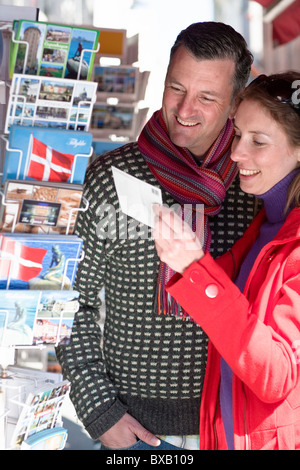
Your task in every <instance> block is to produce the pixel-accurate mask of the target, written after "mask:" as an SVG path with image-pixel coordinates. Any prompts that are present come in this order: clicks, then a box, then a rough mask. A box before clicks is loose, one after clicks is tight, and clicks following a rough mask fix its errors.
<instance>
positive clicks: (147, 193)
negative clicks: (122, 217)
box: [112, 167, 162, 228]
mask: <svg viewBox="0 0 300 470" xmlns="http://www.w3.org/2000/svg"><path fill="white" fill-rule="evenodd" d="M112 171H113V177H114V182H115V186H116V190H117V194H118V198H119V203H120V207H121V209H122V212H123V213H124V214H127V215H129V216H130V217H133V218H134V219H136V220H138V221H139V222H141V223H143V224H146V225H148V226H150V227H152V228H154V218H155V216H154V212H153V208H152V206H153V204H162V195H161V189H160V188H158V187H156V186H152V185H151V184H148V183H145V182H144V181H142V180H139V179H138V178H135V177H134V176H131V175H129V174H128V173H125V172H124V171H121V170H119V169H118V168H115V167H112Z"/></svg>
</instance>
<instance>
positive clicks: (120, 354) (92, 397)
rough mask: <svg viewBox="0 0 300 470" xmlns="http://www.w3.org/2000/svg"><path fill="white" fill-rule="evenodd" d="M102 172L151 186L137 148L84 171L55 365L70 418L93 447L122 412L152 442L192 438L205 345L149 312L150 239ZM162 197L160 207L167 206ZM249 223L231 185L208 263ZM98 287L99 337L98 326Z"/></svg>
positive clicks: (185, 325)
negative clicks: (66, 388)
mask: <svg viewBox="0 0 300 470" xmlns="http://www.w3.org/2000/svg"><path fill="white" fill-rule="evenodd" d="M111 166H115V167H117V168H119V169H120V170H123V171H125V172H127V173H129V174H131V175H134V176H136V177H137V178H140V179H142V180H143V181H146V182H148V183H150V184H153V185H156V186H158V183H157V181H156V179H155V178H154V176H153V175H152V173H151V172H150V170H149V169H148V166H147V164H146V162H145V160H144V158H143V157H142V155H141V154H140V152H139V149H138V146H137V144H136V143H130V144H126V145H125V146H123V147H120V148H118V149H116V150H114V151H113V152H110V153H108V154H106V155H103V156H100V157H99V158H98V159H96V160H95V161H94V162H93V163H92V164H91V165H90V167H89V169H88V171H87V174H86V180H85V191H84V195H85V197H86V199H87V200H88V201H89V208H88V210H87V211H86V212H82V213H81V214H80V216H79V219H78V224H77V234H78V235H79V236H80V237H82V238H83V240H84V250H85V257H84V260H83V261H82V262H81V263H80V265H79V269H78V274H77V278H76V282H75V286H74V289H77V290H79V292H80V310H79V312H78V313H77V314H76V318H75V322H74V326H73V331H72V337H71V342H70V344H69V345H66V346H61V347H58V348H57V350H56V353H57V357H58V360H59V362H60V364H61V366H62V371H63V375H64V377H65V378H67V379H68V380H70V382H71V385H72V386H71V399H72V401H73V404H74V406H75V409H76V412H77V415H78V417H79V419H80V420H81V421H82V423H83V424H84V426H85V428H86V430H87V431H88V432H89V434H90V436H91V437H92V438H93V439H97V438H98V437H99V436H100V435H101V434H103V433H104V432H105V431H107V430H108V429H109V428H110V427H111V426H113V425H114V424H115V423H116V422H117V421H118V420H119V419H120V418H121V417H122V416H123V415H124V413H125V412H128V413H130V414H131V415H132V416H134V417H135V418H136V419H137V420H138V421H139V422H140V423H141V424H142V425H143V426H144V427H145V428H147V429H148V430H149V431H151V432H153V433H155V434H169V435H184V434H198V426H199V407H200V396H201V390H202V385H203V379H204V371H205V364H206V350H207V337H206V335H205V334H204V332H203V331H202V330H201V328H200V327H199V326H198V325H196V324H195V323H193V322H191V321H183V320H182V319H180V318H178V317H171V316H165V315H162V316H161V315H158V314H157V312H155V311H154V307H153V306H154V297H155V290H156V277H157V272H158V266H159V259H158V257H157V253H156V249H155V246H154V242H153V240H152V239H151V233H150V229H149V232H148V228H147V227H145V226H143V225H140V226H139V227H140V229H141V233H139V232H138V227H137V223H136V222H135V221H134V220H133V219H131V218H130V217H128V218H127V217H126V216H124V214H122V213H121V212H120V209H119V203H118V198H117V195H116V191H115V186H114V182H113V179H112V171H111ZM162 192H163V200H164V203H166V204H168V205H169V206H171V205H173V204H175V203H176V201H174V200H173V199H172V197H171V196H170V195H169V194H167V193H166V192H165V191H164V190H162ZM112 208H114V209H115V211H116V213H115V212H114V210H112ZM253 214H254V200H253V198H252V197H250V196H247V195H245V194H244V193H242V192H241V191H240V189H239V183H238V181H236V182H235V183H234V184H233V185H232V186H231V188H230V189H229V191H228V193H227V197H226V199H225V201H224V205H223V209H222V211H221V212H220V214H218V215H217V216H215V217H214V218H212V220H211V221H210V227H211V231H212V245H211V252H212V255H213V256H214V257H217V256H219V255H220V254H222V253H223V252H224V251H226V250H228V249H229V248H230V247H231V246H232V244H233V243H234V241H235V240H236V239H237V238H238V237H240V236H241V235H242V233H243V232H244V231H245V229H246V227H247V226H248V225H249V223H250V221H251V220H252V219H253ZM102 287H104V288H105V328H104V334H103V335H102V332H101V328H100V327H99V324H98V320H99V318H98V316H99V308H100V306H101V300H100V298H99V291H100V289H101V288H102ZM199 308H201V305H199ZM102 346H103V347H102Z"/></svg>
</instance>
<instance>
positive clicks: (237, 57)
mask: <svg viewBox="0 0 300 470" xmlns="http://www.w3.org/2000/svg"><path fill="white" fill-rule="evenodd" d="M181 46H183V47H185V49H187V50H188V51H189V52H190V53H191V54H192V55H193V56H194V57H195V58H196V59H199V60H216V59H231V60H233V61H234V63H235V74H234V76H233V84H232V85H233V98H234V97H235V96H236V95H237V94H238V93H239V92H240V91H241V90H242V89H243V88H244V87H245V86H246V84H247V81H248V78H249V75H250V71H251V65H252V62H253V55H252V53H251V52H250V51H249V49H248V46H247V43H246V41H245V39H244V38H243V36H242V35H241V34H240V33H238V32H237V31H235V29H233V28H232V27H231V26H229V25H227V24H224V23H218V22H213V21H207V22H202V23H193V24H191V25H190V26H189V27H188V28H186V29H184V30H183V31H181V33H179V35H178V36H177V39H176V41H175V43H174V45H173V47H172V49H171V54H170V63H171V61H172V58H173V56H174V54H175V52H176V51H177V49H178V48H179V47H181Z"/></svg>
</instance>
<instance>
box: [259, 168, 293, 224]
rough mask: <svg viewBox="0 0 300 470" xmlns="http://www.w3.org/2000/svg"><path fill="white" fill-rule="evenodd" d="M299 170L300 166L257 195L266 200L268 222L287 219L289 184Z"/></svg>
mask: <svg viewBox="0 0 300 470" xmlns="http://www.w3.org/2000/svg"><path fill="white" fill-rule="evenodd" d="M298 172H299V168H296V169H295V170H293V171H291V173H289V174H288V175H287V176H285V177H284V178H283V179H282V180H280V181H279V182H278V183H277V184H275V185H274V186H273V187H272V188H271V189H269V190H268V191H267V192H265V193H264V194H261V195H259V196H257V197H258V198H259V199H262V200H263V202H264V207H265V211H266V218H267V220H268V222H270V223H272V224H274V223H278V222H283V221H284V220H285V218H286V213H285V206H286V201H287V194H288V190H289V186H290V184H291V182H292V181H293V179H294V177H295V176H296V174H297V173H298Z"/></svg>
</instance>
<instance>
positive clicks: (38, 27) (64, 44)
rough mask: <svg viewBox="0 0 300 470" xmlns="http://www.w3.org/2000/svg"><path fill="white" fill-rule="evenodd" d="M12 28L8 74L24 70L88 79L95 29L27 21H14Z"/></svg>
mask: <svg viewBox="0 0 300 470" xmlns="http://www.w3.org/2000/svg"><path fill="white" fill-rule="evenodd" d="M13 29H14V32H15V38H14V40H12V47H11V54H10V76H11V77H12V74H13V73H24V74H27V75H28V74H29V75H41V76H46V77H56V78H70V79H82V80H90V78H91V75H92V69H93V63H94V58H95V52H96V49H97V45H98V39H99V31H98V30H96V29H90V28H80V27H77V26H76V27H73V26H68V25H62V24H53V23H45V22H40V21H27V20H20V21H17V22H15V23H14V28H13ZM17 41H22V42H23V43H24V42H25V43H27V45H26V44H21V43H17ZM26 49H28V52H27V55H26ZM91 51H94V52H91Z"/></svg>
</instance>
